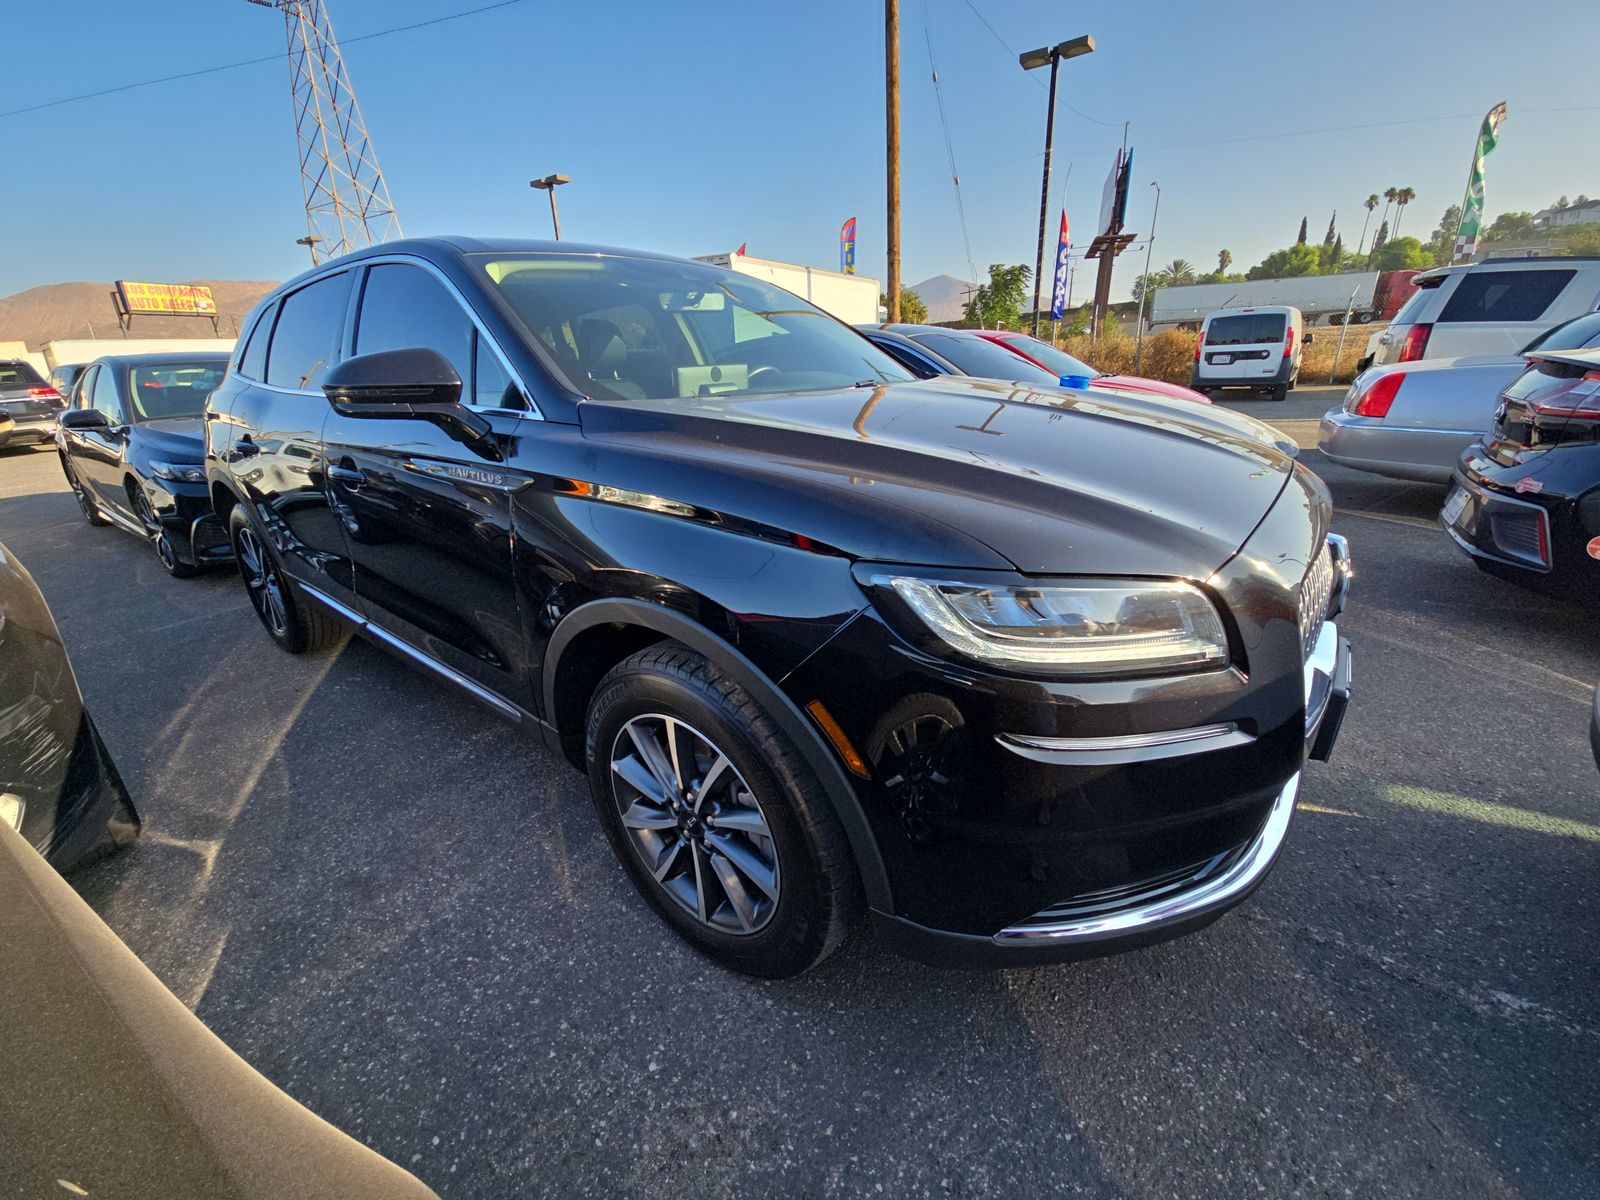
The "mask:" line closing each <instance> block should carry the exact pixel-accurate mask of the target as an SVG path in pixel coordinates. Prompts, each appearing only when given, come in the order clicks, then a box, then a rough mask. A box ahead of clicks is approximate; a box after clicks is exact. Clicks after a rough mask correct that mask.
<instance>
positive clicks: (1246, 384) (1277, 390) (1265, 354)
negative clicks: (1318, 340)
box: [1189, 305, 1311, 400]
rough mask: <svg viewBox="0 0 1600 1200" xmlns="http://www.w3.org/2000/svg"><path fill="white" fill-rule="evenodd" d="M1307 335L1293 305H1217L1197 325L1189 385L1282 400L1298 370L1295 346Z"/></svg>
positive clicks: (1306, 339)
mask: <svg viewBox="0 0 1600 1200" xmlns="http://www.w3.org/2000/svg"><path fill="white" fill-rule="evenodd" d="M1310 340H1311V335H1310V334H1308V333H1306V332H1305V318H1303V317H1302V316H1301V315H1300V310H1299V309H1298V308H1291V307H1289V306H1287V305H1270V306H1269V305H1257V306H1255V307H1252V308H1219V309H1217V310H1216V311H1215V312H1212V313H1207V314H1206V319H1205V320H1204V321H1203V322H1202V323H1201V325H1200V341H1199V342H1198V343H1197V344H1196V346H1195V348H1194V371H1193V373H1192V376H1191V378H1190V381H1189V386H1190V387H1192V388H1194V390H1195V391H1197V392H1203V393H1205V394H1206V395H1208V396H1209V395H1212V394H1213V393H1215V392H1219V391H1221V390H1222V389H1223V388H1249V389H1251V390H1252V391H1258V392H1267V393H1269V394H1270V395H1271V396H1272V398H1273V399H1274V400H1282V399H1284V398H1285V397H1286V396H1288V394H1289V389H1290V388H1292V387H1294V385H1295V380H1296V379H1297V378H1298V377H1299V375H1300V351H1301V348H1302V347H1303V346H1304V345H1305V344H1306V343H1307V342H1309V341H1310Z"/></svg>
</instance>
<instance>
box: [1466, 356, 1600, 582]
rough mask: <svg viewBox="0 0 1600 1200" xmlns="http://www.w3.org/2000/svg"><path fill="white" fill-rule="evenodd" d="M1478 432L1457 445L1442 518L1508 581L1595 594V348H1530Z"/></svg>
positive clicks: (1598, 539)
mask: <svg viewBox="0 0 1600 1200" xmlns="http://www.w3.org/2000/svg"><path fill="white" fill-rule="evenodd" d="M1527 358H1528V366H1527V368H1526V369H1525V370H1524V371H1523V372H1522V374H1521V375H1519V376H1518V377H1517V378H1516V379H1515V380H1514V381H1513V382H1512V383H1511V385H1510V386H1509V387H1507V388H1506V389H1505V391H1504V392H1502V393H1501V394H1500V405H1499V407H1498V408H1497V409H1496V410H1495V414H1494V424H1493V425H1492V426H1491V427H1490V429H1489V432H1488V434H1487V436H1485V437H1484V438H1483V440H1481V441H1479V442H1477V443H1475V444H1474V445H1472V446H1469V447H1468V448H1467V449H1466V450H1465V451H1463V452H1462V455H1461V458H1460V461H1458V462H1457V464H1456V469H1455V475H1454V478H1453V480H1452V485H1451V488H1450V492H1449V494H1448V495H1447V496H1446V498H1445V503H1444V508H1443V510H1442V511H1441V512H1440V514H1439V519H1440V521H1441V523H1442V524H1443V525H1444V528H1445V530H1446V532H1448V533H1449V534H1450V536H1451V538H1452V539H1453V540H1454V541H1455V543H1456V545H1458V546H1459V547H1460V548H1461V549H1462V550H1464V551H1465V552H1466V553H1467V554H1468V555H1470V556H1471V558H1472V561H1473V562H1475V563H1476V564H1477V565H1478V566H1479V567H1481V568H1483V569H1484V570H1485V571H1488V572H1489V573H1490V574H1493V575H1498V576H1500V577H1501V578H1503V579H1509V580H1511V581H1512V582H1514V583H1520V584H1523V585H1524V586H1527V587H1531V588H1535V589H1537V590H1540V591H1546V592H1553V593H1555V594H1558V595H1564V596H1568V597H1570V598H1573V599H1578V600H1584V601H1589V602H1593V601H1595V600H1596V599H1597V598H1600V350H1567V351H1536V352H1534V353H1532V354H1529V355H1528V356H1527Z"/></svg>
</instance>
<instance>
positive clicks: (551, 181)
mask: <svg viewBox="0 0 1600 1200" xmlns="http://www.w3.org/2000/svg"><path fill="white" fill-rule="evenodd" d="M571 182H572V176H570V175H546V176H545V177H544V178H543V179H530V180H528V186H529V187H531V188H538V189H539V190H540V191H541V192H549V193H550V224H551V226H552V227H553V228H554V229H555V231H556V241H558V242H559V241H560V240H561V214H560V213H558V212H557V211H556V189H557V188H558V187H560V186H561V185H562V184H563V183H571Z"/></svg>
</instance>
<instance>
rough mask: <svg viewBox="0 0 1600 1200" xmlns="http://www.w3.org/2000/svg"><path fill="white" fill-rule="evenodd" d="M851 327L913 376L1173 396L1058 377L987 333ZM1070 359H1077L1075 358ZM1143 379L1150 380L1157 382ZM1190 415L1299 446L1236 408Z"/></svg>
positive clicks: (1101, 380)
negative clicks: (1201, 414)
mask: <svg viewBox="0 0 1600 1200" xmlns="http://www.w3.org/2000/svg"><path fill="white" fill-rule="evenodd" d="M857 328H858V329H861V332H862V333H863V335H864V336H865V337H866V338H867V340H868V341H870V342H871V343H872V344H873V345H874V346H877V347H878V349H880V350H882V351H883V352H884V353H886V354H887V355H889V357H891V358H893V359H894V360H895V361H896V362H898V363H899V364H900V365H901V366H903V367H905V368H906V370H908V371H910V372H911V373H912V374H913V375H915V376H916V377H917V378H918V379H937V378H939V377H940V376H942V375H968V376H972V377H974V378H979V379H997V380H1002V381H1010V382H1012V383H1017V384H1022V385H1025V386H1027V387H1030V388H1051V389H1057V388H1061V387H1064V386H1068V385H1067V384H1065V383H1064V382H1063V381H1064V380H1073V381H1074V382H1073V383H1072V384H1071V385H1070V386H1071V387H1073V388H1079V389H1081V388H1093V389H1094V390H1095V391H1097V392H1098V391H1101V390H1103V389H1104V390H1107V391H1109V392H1110V394H1111V395H1113V396H1119V397H1122V398H1123V399H1124V400H1126V401H1128V402H1129V403H1130V404H1132V403H1136V402H1137V401H1138V399H1139V397H1140V396H1141V395H1151V396H1154V397H1155V398H1156V399H1157V401H1158V402H1160V403H1164V401H1165V400H1166V399H1169V398H1174V397H1172V396H1171V395H1170V393H1168V392H1163V391H1158V390H1157V389H1156V388H1155V387H1150V388H1142V387H1134V386H1128V385H1127V383H1126V381H1127V380H1129V379H1130V378H1133V377H1130V376H1116V377H1112V376H1106V375H1099V374H1097V373H1096V372H1095V370H1094V368H1093V367H1091V366H1089V365H1088V364H1087V363H1079V364H1078V366H1079V367H1080V368H1081V370H1082V371H1083V374H1078V375H1072V374H1068V375H1061V376H1058V375H1056V374H1055V372H1054V371H1051V370H1048V369H1047V368H1045V367H1042V366H1040V365H1039V364H1038V363H1036V362H1034V361H1033V360H1032V359H1030V358H1025V357H1023V356H1022V355H1020V354H1016V353H1013V352H1012V351H1010V350H1008V349H1006V348H1005V347H1004V346H1002V345H1000V344H998V343H996V342H994V341H992V340H990V339H989V338H987V337H983V336H981V335H980V333H979V331H977V330H971V329H945V328H943V327H941V326H937V325H876V326H865V327H862V326H857ZM1067 357H1069V358H1070V356H1067ZM1071 361H1072V362H1074V363H1076V362H1077V360H1076V359H1071ZM1109 378H1116V379H1119V380H1121V381H1123V386H1120V387H1115V388H1106V380H1107V379H1109ZM1144 382H1149V383H1151V384H1156V383H1158V382H1159V381H1158V380H1149V381H1144ZM1161 386H1162V387H1163V388H1168V389H1170V391H1171V392H1175V393H1180V395H1178V396H1177V397H1175V398H1178V399H1183V398H1184V396H1183V395H1182V394H1192V393H1189V389H1188V388H1178V387H1173V386H1172V385H1170V384H1163V385H1161ZM1194 402H1195V403H1197V404H1202V405H1207V406H1209V405H1210V403H1211V402H1210V401H1209V400H1207V399H1206V398H1205V397H1204V396H1199V395H1196V396H1195V401H1194ZM1195 419H1196V420H1197V421H1201V422H1210V423H1212V424H1214V425H1215V426H1217V427H1218V428H1220V429H1221V430H1222V431H1223V432H1225V433H1226V434H1227V435H1228V436H1230V437H1241V436H1242V437H1248V438H1253V439H1255V440H1256V441H1259V442H1261V443H1262V444H1263V445H1267V446H1272V447H1273V448H1275V449H1277V450H1281V451H1282V452H1283V453H1285V454H1287V455H1289V456H1290V457H1291V458H1292V457H1294V456H1295V455H1297V454H1298V453H1299V447H1298V446H1296V444H1295V441H1294V439H1293V438H1290V437H1288V436H1286V435H1284V434H1282V433H1280V432H1278V431H1277V430H1276V429H1274V428H1273V427H1272V426H1271V425H1268V424H1266V423H1265V422H1264V421H1257V420H1255V419H1254V418H1252V417H1247V416H1244V415H1243V414H1241V413H1235V412H1232V411H1230V410H1228V409H1225V408H1217V409H1213V410H1212V411H1211V412H1210V413H1209V414H1207V415H1206V416H1203V417H1196V418H1195Z"/></svg>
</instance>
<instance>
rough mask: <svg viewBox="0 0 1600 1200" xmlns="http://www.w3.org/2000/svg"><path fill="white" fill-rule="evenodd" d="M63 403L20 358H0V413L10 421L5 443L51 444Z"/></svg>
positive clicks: (57, 393)
mask: <svg viewBox="0 0 1600 1200" xmlns="http://www.w3.org/2000/svg"><path fill="white" fill-rule="evenodd" d="M63 403H64V401H63V400H62V397H61V393H59V392H58V391H56V390H55V388H53V387H51V386H50V385H49V384H48V383H46V382H45V380H44V377H43V376H42V375H40V374H39V372H38V371H36V370H34V366H33V364H32V363H31V362H29V361H27V359H23V358H0V413H4V414H5V415H6V416H8V417H10V418H11V420H12V422H13V426H14V427H13V429H12V430H11V437H10V438H9V439H8V442H7V444H8V445H11V446H25V445H28V444H30V443H32V444H34V445H37V444H39V443H41V442H48V441H53V440H54V439H55V436H56V417H57V416H59V415H60V413H61V407H62V405H63Z"/></svg>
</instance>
